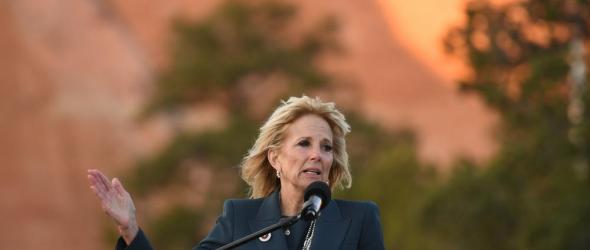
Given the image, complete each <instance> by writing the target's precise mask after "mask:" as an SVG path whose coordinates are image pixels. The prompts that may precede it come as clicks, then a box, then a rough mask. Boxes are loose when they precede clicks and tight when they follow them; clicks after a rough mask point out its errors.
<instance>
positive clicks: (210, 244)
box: [193, 200, 235, 250]
mask: <svg viewBox="0 0 590 250" xmlns="http://www.w3.org/2000/svg"><path fill="white" fill-rule="evenodd" d="M234 218H235V217H234V204H233V202H232V201H231V200H226V201H225V202H224V203H223V213H222V214H221V215H220V216H219V217H218V218H217V221H216V222H215V226H213V229H211V231H210V232H209V235H207V237H206V238H205V239H203V240H202V241H201V242H199V244H198V245H196V246H195V247H193V250H208V249H217V248H219V247H221V246H223V245H225V244H227V243H230V242H231V241H232V239H233V234H234V229H233V226H234V223H233V222H234Z"/></svg>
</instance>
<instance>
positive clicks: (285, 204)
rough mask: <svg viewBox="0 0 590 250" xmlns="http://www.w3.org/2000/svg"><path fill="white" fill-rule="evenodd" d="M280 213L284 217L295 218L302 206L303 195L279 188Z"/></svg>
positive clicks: (286, 188)
mask: <svg viewBox="0 0 590 250" xmlns="http://www.w3.org/2000/svg"><path fill="white" fill-rule="evenodd" d="M280 193H281V201H280V202H281V213H282V214H283V215H285V216H295V215H297V214H298V213H299V211H301V208H302V206H303V193H302V192H297V191H296V190H293V189H292V188H288V187H281V191H280Z"/></svg>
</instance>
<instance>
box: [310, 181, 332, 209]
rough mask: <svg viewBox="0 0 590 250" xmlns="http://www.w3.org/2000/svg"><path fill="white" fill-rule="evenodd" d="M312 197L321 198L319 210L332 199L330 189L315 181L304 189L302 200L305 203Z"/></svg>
mask: <svg viewBox="0 0 590 250" xmlns="http://www.w3.org/2000/svg"><path fill="white" fill-rule="evenodd" d="M312 195H316V196H318V197H321V199H322V207H321V208H324V207H325V206H326V205H328V203H329V202H330V200H331V199H332V192H331V191H330V187H328V184H326V183H325V182H323V181H315V182H313V183H311V184H309V186H307V189H305V194H304V200H305V201H307V200H308V199H309V197H311V196H312Z"/></svg>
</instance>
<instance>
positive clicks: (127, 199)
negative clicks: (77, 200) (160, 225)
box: [88, 169, 139, 244]
mask: <svg viewBox="0 0 590 250" xmlns="http://www.w3.org/2000/svg"><path fill="white" fill-rule="evenodd" d="M88 180H89V181H90V184H91V185H90V189H92V191H94V194H96V196H97V197H98V198H99V199H100V204H101V206H102V210H103V211H104V212H105V213H106V214H107V215H109V216H110V217H111V218H113V220H114V221H115V223H117V226H118V229H119V233H120V234H121V236H122V237H123V239H124V240H125V242H126V243H127V244H130V243H131V242H132V241H133V239H134V238H135V236H136V235H137V232H138V231H139V227H138V225H137V220H136V219H135V206H134V205H133V200H132V199H131V195H129V193H128V192H127V191H126V190H125V188H123V185H122V184H121V182H120V181H119V179H117V178H113V180H112V181H109V179H108V178H107V177H106V176H105V175H104V174H103V173H101V172H100V171H98V170H96V169H89V170H88Z"/></svg>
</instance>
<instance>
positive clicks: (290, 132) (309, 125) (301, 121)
mask: <svg viewBox="0 0 590 250" xmlns="http://www.w3.org/2000/svg"><path fill="white" fill-rule="evenodd" d="M333 134H334V133H333V131H332V128H331V127H330V124H329V123H328V122H327V121H326V120H325V119H324V118H323V117H321V116H319V115H316V114H305V115H302V116H300V117H298V118H297V119H295V120H294V121H292V122H291V123H289V124H287V125H286V128H285V132H284V135H283V136H284V138H285V139H287V138H290V139H294V138H301V137H312V138H316V139H320V140H328V141H330V142H331V141H332V138H333V136H334V135H333Z"/></svg>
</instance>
